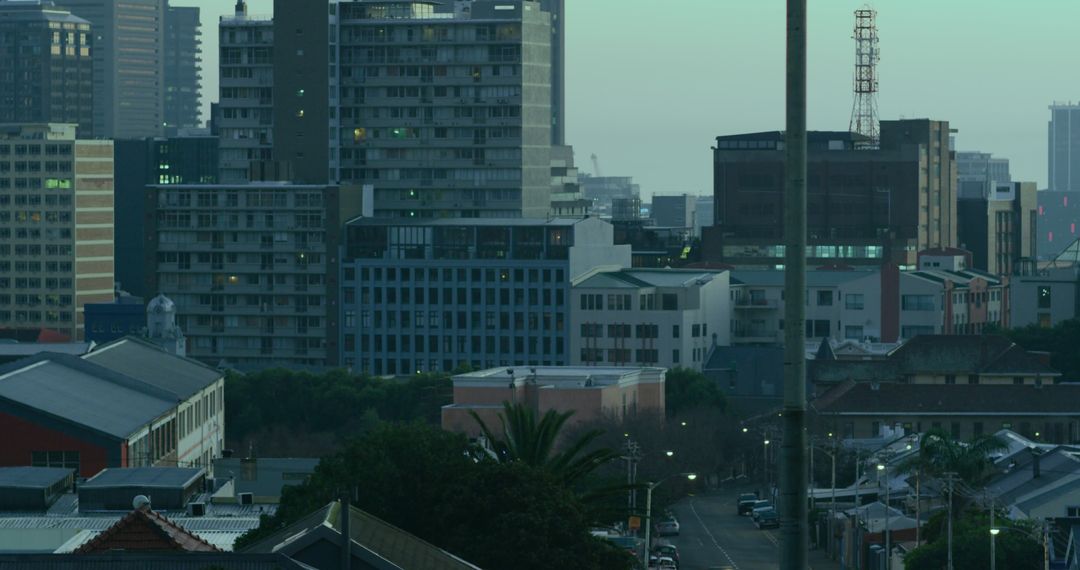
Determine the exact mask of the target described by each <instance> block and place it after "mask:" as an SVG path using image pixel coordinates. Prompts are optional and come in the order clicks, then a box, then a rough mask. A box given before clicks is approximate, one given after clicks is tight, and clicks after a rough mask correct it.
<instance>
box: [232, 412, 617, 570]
mask: <svg viewBox="0 0 1080 570" xmlns="http://www.w3.org/2000/svg"><path fill="white" fill-rule="evenodd" d="M473 451H474V449H473V446H472V445H471V444H470V443H469V442H468V440H467V439H466V438H465V437H464V436H463V435H460V434H453V433H449V432H444V431H442V430H440V429H438V428H435V427H432V426H427V425H422V424H417V423H413V424H407V425H402V424H383V425H381V426H379V427H377V428H376V429H374V430H372V431H371V432H369V433H367V434H365V435H364V436H362V437H360V438H357V439H354V440H351V441H350V442H349V443H348V445H347V446H346V447H345V448H344V449H343V450H342V451H341V452H339V453H337V454H334V455H332V456H329V457H326V458H324V459H323V461H322V462H320V464H319V466H318V468H317V469H316V470H315V473H314V474H313V475H312V477H311V478H310V479H309V480H308V481H307V482H305V483H304V484H302V485H299V486H296V487H286V489H285V492H284V495H283V497H282V502H281V506H280V507H279V509H278V511H277V512H276V513H275V515H274V516H273V517H265V518H264V519H263V521H262V524H260V526H259V528H258V529H256V530H254V531H252V532H250V533H248V534H246V535H244V536H243V537H241V539H240V540H238V541H237V544H236V549H237V550H240V549H242V548H244V547H245V546H248V545H251V544H253V543H255V542H257V541H258V540H260V539H262V538H264V537H266V536H268V535H269V534H271V533H273V532H275V531H277V530H280V529H282V528H284V527H286V526H288V525H289V524H291V523H293V522H295V521H296V520H298V519H300V518H301V517H303V516H305V515H307V514H309V513H311V512H313V511H315V510H317V509H319V508H320V507H322V506H323V505H325V504H326V503H328V502H330V501H332V500H334V499H336V498H337V497H339V496H340V495H341V494H342V493H343V492H348V493H350V494H351V495H352V497H353V500H354V504H355V505H356V506H357V507H359V508H361V509H363V510H365V511H367V512H369V513H371V514H372V515H375V516H377V517H379V518H381V519H383V520H385V521H387V522H389V523H390V524H393V525H395V526H397V527H399V528H402V529H404V530H406V531H408V532H410V533H413V534H415V535H416V536H418V537H420V538H422V539H424V540H426V541H428V542H430V543H432V544H434V545H436V546H439V547H440V548H444V549H446V550H448V551H449V552H451V553H453V554H455V555H458V556H460V557H462V558H464V559H466V560H469V561H470V562H473V563H475V564H477V565H479V566H481V567H483V568H524V569H533V568H536V569H540V568H551V567H576V566H578V564H580V565H581V566H580V567H589V568H615V569H621V568H630V565H631V563H632V561H631V559H630V558H629V557H628V556H626V555H624V554H623V553H621V552H619V551H618V550H617V549H616V548H614V547H613V546H610V545H608V544H606V543H604V542H602V541H599V540H597V539H595V538H594V537H592V536H591V535H590V534H589V532H588V526H587V522H586V521H587V520H588V517H587V515H586V510H585V509H584V508H583V507H582V505H581V504H580V503H579V502H578V501H577V499H576V498H575V497H574V496H573V494H572V493H570V492H569V490H568V489H567V488H566V487H565V486H564V485H563V484H562V482H561V481H559V480H558V479H557V478H556V477H554V476H553V475H552V474H550V473H548V472H546V471H544V470H542V469H538V468H534V467H532V466H529V465H526V464H524V463H521V462H517V463H509V464H501V463H498V462H496V461H493V460H490V459H487V458H485V457H483V456H477V455H476V454H475V453H473ZM556 561H559V562H558V563H557V562H556ZM570 561H573V563H570ZM564 562H565V565H562V563H564Z"/></svg>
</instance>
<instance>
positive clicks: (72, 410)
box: [0, 353, 176, 439]
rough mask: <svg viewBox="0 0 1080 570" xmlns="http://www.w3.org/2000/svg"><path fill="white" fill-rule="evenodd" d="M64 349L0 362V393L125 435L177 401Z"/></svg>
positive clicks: (168, 408) (0, 395) (13, 399)
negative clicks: (69, 354)
mask: <svg viewBox="0 0 1080 570" xmlns="http://www.w3.org/2000/svg"><path fill="white" fill-rule="evenodd" d="M139 384H141V383H139V382H136V381H135V380H133V379H131V378H127V377H125V376H123V375H120V374H117V373H115V372H113V371H111V370H108V369H106V368H102V367H100V366H96V365H93V364H91V363H88V362H84V361H83V360H82V359H80V358H76V357H73V356H68V355H64V354H52V353H45V354H40V355H37V356H34V357H31V358H28V359H24V360H20V361H18V362H13V363H11V364H8V365H6V366H4V367H0V398H3V399H6V400H10V401H12V402H16V403H19V404H22V405H24V406H28V407H30V408H33V409H35V410H40V411H42V412H44V413H46V414H49V415H52V416H55V417H57V418H60V419H65V420H67V421H70V422H72V423H76V424H79V425H83V426H86V427H88V428H91V429H94V430H96V431H99V432H101V433H104V434H107V435H111V436H114V437H117V438H121V439H123V438H127V437H128V436H130V435H131V434H132V433H134V432H136V431H138V430H139V429H141V428H142V427H143V426H145V425H146V424H147V423H149V422H150V421H152V420H154V419H155V418H158V417H160V416H161V415H162V414H164V413H166V412H167V411H169V410H170V409H172V408H174V407H175V406H176V403H175V401H173V400H172V399H170V398H169V397H168V396H167V395H166V393H164V392H163V391H161V390H159V389H155V388H154V387H153V386H149V385H143V386H139Z"/></svg>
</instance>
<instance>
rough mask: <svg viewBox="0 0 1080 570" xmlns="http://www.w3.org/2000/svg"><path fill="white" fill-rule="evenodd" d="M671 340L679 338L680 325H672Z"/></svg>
mask: <svg viewBox="0 0 1080 570" xmlns="http://www.w3.org/2000/svg"><path fill="white" fill-rule="evenodd" d="M671 338H679V325H671Z"/></svg>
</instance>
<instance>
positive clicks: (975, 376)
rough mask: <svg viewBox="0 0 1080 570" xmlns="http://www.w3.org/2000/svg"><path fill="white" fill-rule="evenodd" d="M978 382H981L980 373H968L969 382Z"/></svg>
mask: <svg viewBox="0 0 1080 570" xmlns="http://www.w3.org/2000/svg"><path fill="white" fill-rule="evenodd" d="M978 383H979V375H978V374H968V384H978Z"/></svg>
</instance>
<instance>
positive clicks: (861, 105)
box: [848, 6, 880, 148]
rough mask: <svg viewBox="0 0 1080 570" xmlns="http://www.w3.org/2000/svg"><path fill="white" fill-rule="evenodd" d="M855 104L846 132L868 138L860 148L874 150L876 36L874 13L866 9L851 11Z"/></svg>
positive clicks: (875, 125)
mask: <svg viewBox="0 0 1080 570" xmlns="http://www.w3.org/2000/svg"><path fill="white" fill-rule="evenodd" d="M852 38H853V39H854V40H855V101H854V104H853V105H852V107H851V124H850V125H848V130H849V131H851V132H853V133H859V134H860V135H865V136H867V137H870V142H869V144H867V145H863V146H864V147H869V148H877V147H878V143H879V139H880V135H879V133H878V114H877V92H878V77H877V63H878V59H879V52H878V33H877V12H876V11H875V10H873V9H871V8H870V6H863V7H862V8H860V9H858V10H855V35H853V36H852Z"/></svg>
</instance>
